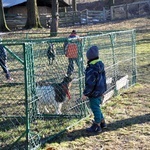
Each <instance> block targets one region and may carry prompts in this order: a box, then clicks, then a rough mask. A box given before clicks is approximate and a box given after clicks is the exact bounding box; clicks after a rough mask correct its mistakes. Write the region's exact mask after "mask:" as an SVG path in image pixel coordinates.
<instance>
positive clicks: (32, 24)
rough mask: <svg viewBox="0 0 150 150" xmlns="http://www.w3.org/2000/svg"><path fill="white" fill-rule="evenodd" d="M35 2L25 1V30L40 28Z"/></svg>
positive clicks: (34, 0) (33, 0)
mask: <svg viewBox="0 0 150 150" xmlns="http://www.w3.org/2000/svg"><path fill="white" fill-rule="evenodd" d="M41 27H42V26H41V23H40V18H39V14H38V7H37V0H27V22H26V25H25V28H27V29H30V28H41Z"/></svg>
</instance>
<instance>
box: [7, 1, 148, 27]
mask: <svg viewBox="0 0 150 150" xmlns="http://www.w3.org/2000/svg"><path fill="white" fill-rule="evenodd" d="M149 14H150V1H149V0H147V1H141V2H134V3H129V4H123V5H116V6H111V9H110V10H109V9H105V8H103V10H102V11H92V10H87V9H86V10H83V11H76V12H73V11H69V12H60V13H59V27H68V26H77V25H87V24H97V23H102V22H107V21H110V20H120V19H129V18H134V17H135V18H137V17H141V16H146V15H149ZM26 18H27V16H26V14H23V15H20V14H19V15H18V14H17V15H13V14H11V15H6V22H7V24H8V26H9V28H10V29H22V28H23V27H24V25H25V23H26ZM51 20H52V18H51V14H50V13H48V14H42V15H40V21H41V24H42V26H43V27H50V25H51Z"/></svg>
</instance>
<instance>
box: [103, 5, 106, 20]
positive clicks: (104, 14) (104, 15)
mask: <svg viewBox="0 0 150 150" xmlns="http://www.w3.org/2000/svg"><path fill="white" fill-rule="evenodd" d="M103 19H104V21H106V9H105V7H103Z"/></svg>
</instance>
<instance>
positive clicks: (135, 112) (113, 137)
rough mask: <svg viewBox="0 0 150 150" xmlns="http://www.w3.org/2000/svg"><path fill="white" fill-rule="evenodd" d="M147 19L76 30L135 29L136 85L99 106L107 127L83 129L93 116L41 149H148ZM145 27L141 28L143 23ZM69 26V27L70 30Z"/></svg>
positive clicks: (149, 62)
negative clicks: (93, 131) (97, 131)
mask: <svg viewBox="0 0 150 150" xmlns="http://www.w3.org/2000/svg"><path fill="white" fill-rule="evenodd" d="M149 21H150V20H149V19H146V18H138V19H133V20H128V21H122V22H117V23H116V22H115V23H106V24H101V25H93V26H86V27H82V28H78V27H76V30H79V31H85V30H87V31H88V30H91V29H92V30H110V29H111V30H114V29H118V30H119V29H120V30H122V29H132V28H136V29H137V44H136V51H137V73H138V77H137V84H136V85H135V86H133V87H131V88H130V89H128V90H126V91H124V92H122V93H121V94H120V95H118V96H117V97H114V98H112V99H111V100H110V101H108V102H107V103H105V104H104V105H103V106H102V110H103V112H104V115H105V117H106V122H107V124H108V129H106V130H104V131H103V132H102V133H101V134H98V135H94V134H88V133H86V132H85V128H86V127H88V126H90V125H91V119H92V118H93V116H91V117H89V118H88V119H86V120H84V121H82V122H81V123H80V124H78V125H77V126H75V127H72V128H71V129H70V130H68V132H67V133H65V134H63V135H62V136H61V137H60V138H58V139H56V140H55V141H53V142H52V143H49V144H46V145H45V146H44V147H43V148H41V149H42V150H87V149H88V150H112V149H114V150H129V149H130V150H148V149H149V145H150V141H149V137H150V112H149V110H150V92H149V88H150V84H149V79H150V60H149V57H150V47H149V40H150V33H149V32H146V33H144V32H145V31H147V30H149V27H150V26H149ZM143 25H144V28H143V29H142V26H143ZM72 29H73V28H70V29H69V30H72Z"/></svg>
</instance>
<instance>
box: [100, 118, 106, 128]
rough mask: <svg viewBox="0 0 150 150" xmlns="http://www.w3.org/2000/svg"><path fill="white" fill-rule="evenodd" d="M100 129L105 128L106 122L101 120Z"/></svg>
mask: <svg viewBox="0 0 150 150" xmlns="http://www.w3.org/2000/svg"><path fill="white" fill-rule="evenodd" d="M100 126H101V128H102V129H106V128H107V124H106V123H105V121H104V120H103V121H102V122H101V124H100Z"/></svg>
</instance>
